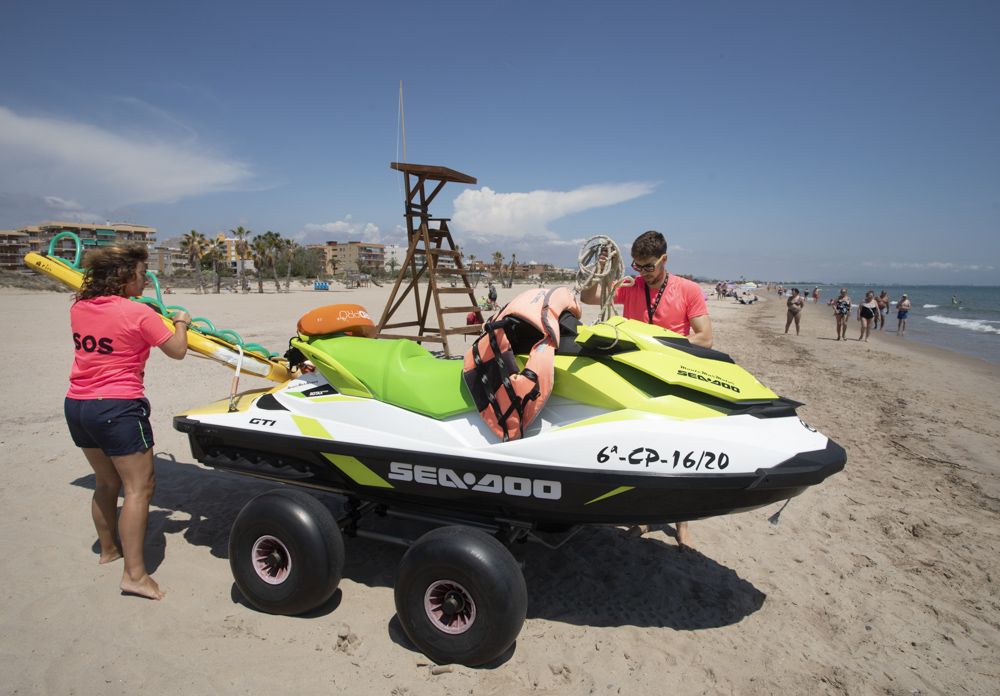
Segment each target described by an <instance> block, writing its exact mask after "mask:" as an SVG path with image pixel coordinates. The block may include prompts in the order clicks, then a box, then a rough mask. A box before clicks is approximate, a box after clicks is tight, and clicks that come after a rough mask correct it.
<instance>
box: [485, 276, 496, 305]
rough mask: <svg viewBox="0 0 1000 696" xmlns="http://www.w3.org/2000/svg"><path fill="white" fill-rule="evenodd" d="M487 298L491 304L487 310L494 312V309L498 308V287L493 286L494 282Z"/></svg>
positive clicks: (491, 283)
mask: <svg viewBox="0 0 1000 696" xmlns="http://www.w3.org/2000/svg"><path fill="white" fill-rule="evenodd" d="M486 297H487V299H489V302H490V304H489V306H488V307H487V309H489V310H491V311H492V310H494V309H496V308H497V286H496V285H494V284H493V281H492V280H491V281H490V290H489V292H488V293H487V294H486Z"/></svg>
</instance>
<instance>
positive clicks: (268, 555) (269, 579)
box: [250, 536, 292, 585]
mask: <svg viewBox="0 0 1000 696" xmlns="http://www.w3.org/2000/svg"><path fill="white" fill-rule="evenodd" d="M250 557H251V559H252V562H253V569H254V570H255V571H256V572H257V577H258V578H260V579H261V580H263V581H264V582H266V583H267V584H268V585H280V584H281V583H283V582H284V581H285V580H287V579H288V574H289V573H291V572H292V555H291V554H290V553H289V552H288V547H287V546H285V545H284V544H283V543H281V540H280V539H278V538H276V537H273V536H262V537H260V538H259V539H257V541H255V542H254V543H253V549H251V551H250Z"/></svg>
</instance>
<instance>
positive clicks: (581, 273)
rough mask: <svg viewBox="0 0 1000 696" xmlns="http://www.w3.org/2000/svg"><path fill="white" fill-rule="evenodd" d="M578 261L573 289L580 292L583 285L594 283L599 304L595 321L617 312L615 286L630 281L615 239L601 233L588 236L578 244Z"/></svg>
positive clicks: (585, 286) (586, 286) (615, 314)
mask: <svg viewBox="0 0 1000 696" xmlns="http://www.w3.org/2000/svg"><path fill="white" fill-rule="evenodd" d="M602 254H604V256H605V257H606V258H605V262H604V268H601V260H600V257H601V255H602ZM577 263H578V265H577V271H576V282H575V283H574V285H573V290H574V292H576V294H577V295H579V294H580V293H581V292H582V291H583V290H584V288H589V287H590V286H591V285H594V284H597V285H598V286H599V287H598V298H599V300H600V306H601V310H600V314H599V315H598V318H597V321H598V323H600V322H603V321H606V320H607V319H609V318H611V317H613V316H617V315H618V310H616V309H615V305H614V300H615V290H617V289H618V287H619V286H621V285H626V284H630V283H631V279H629V278H626V277H625V262H624V260H623V259H622V253H621V250H619V249H618V245H617V244H615V240H613V239H611V237H607V236H605V235H602V234H599V235H595V236H593V237H591V238H590V239H588V240H587V241H586V242H584V243H583V246H582V247H580V255H579V257H578V258H577Z"/></svg>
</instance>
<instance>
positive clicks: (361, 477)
mask: <svg viewBox="0 0 1000 696" xmlns="http://www.w3.org/2000/svg"><path fill="white" fill-rule="evenodd" d="M324 309H325V310H328V311H325V312H324V313H322V317H325V318H327V319H329V318H331V317H332V318H334V319H336V321H333V322H329V321H328V322H327V323H326V324H324V322H323V321H320V322H318V323H319V326H318V327H317V326H312V327H311V330H308V331H305V330H304V329H303V321H305V318H303V321H300V323H299V329H300V330H299V333H298V335H297V336H296V337H294V338H292V339H291V341H290V351H289V354H288V355H287V356H286V357H288V358H289V361H290V363H291V365H292V366H293V367H296V366H298V367H305V369H306V371H305V372H303V373H301V374H298V375H297V376H296V377H294V378H293V379H291V380H289V381H287V382H285V383H283V384H280V385H278V386H274V387H272V388H267V389H261V390H257V391H250V392H246V393H242V394H239V395H234V396H233V397H232V398H229V399H223V400H221V401H219V402H217V403H214V404H211V405H208V406H204V407H201V408H195V409H191V410H189V411H187V412H186V413H183V414H180V415H178V416H176V417H175V418H174V426H175V428H176V429H177V430H179V431H181V432H184V433H187V434H188V436H189V438H190V444H191V449H192V452H193V454H194V456H195V458H196V459H197V460H198V461H199V462H201V463H203V464H205V465H207V466H209V467H214V468H216V469H221V470H226V471H231V472H235V473H239V474H247V475H250V476H255V477H259V478H264V479H271V480H274V481H279V482H283V483H288V484H293V485H295V486H300V487H306V488H310V489H319V490H323V491H329V492H333V493H337V494H340V495H341V496H344V497H345V498H346V499H347V506H346V508H345V509H346V512H344V513H343V514H342V515H341V516H340V517H339V518H337V519H332V518H330V513H329V512H328V511H327V509H326V508H325V507H324V506H322V505H320V506H318V507H317V504H316V501H315V499H314V498H312V497H311V496H309V495H303V494H301V493H297V492H296V491H292V490H283V491H279V492H276V493H265V494H264V495H263V496H261V497H259V498H258V499H255V500H254V501H251V502H250V504H248V506H247V508H245V509H244V510H243V512H241V513H240V515H239V517H238V518H237V521H236V524H235V525H234V529H233V535H232V536H231V542H230V543H231V546H230V559H231V563H232V565H233V572H234V575H235V576H236V580H237V585H238V586H239V587H240V589H241V591H243V593H244V595H246V596H247V597H248V599H250V601H251V602H252V603H253V604H254V605H255V606H257V607H258V608H260V609H263V610H265V611H272V612H276V613H287V614H294V613H301V612H303V611H308V610H310V609H312V608H314V607H315V606H317V605H318V604H321V603H322V602H323V601H325V600H326V598H328V597H329V596H330V594H331V593H332V592H333V589H335V588H336V583H337V582H338V581H339V577H340V575H339V574H340V567H342V563H343V543H342V541H340V531H341V530H342V531H343V532H345V533H347V534H352V535H353V534H357V535H360V536H364V535H365V530H364V529H363V528H362V526H361V525H360V524H359V523H360V522H361V520H362V519H363V518H364V517H365V516H366V515H368V514H369V513H371V512H376V513H379V514H383V515H384V514H389V515H395V516H398V517H404V518H407V519H419V520H425V521H430V522H434V523H437V524H445V525H450V526H445V527H444V528H443V529H437V530H435V531H433V532H430V533H428V534H427V535H425V536H424V537H421V539H419V540H417V541H416V542H415V543H414V542H412V541H411V540H408V539H406V540H403V541H402V543H404V544H406V545H407V546H409V547H410V548H409V551H408V552H407V555H406V556H404V559H403V562H402V565H401V569H400V579H399V581H398V582H397V585H396V600H397V612H398V614H399V616H400V619H401V623H402V624H403V627H404V629H405V630H406V632H407V634H408V635H409V636H410V638H411V639H413V640H414V642H415V643H416V644H417V646H418V647H419V648H420V649H421V650H422V651H423V652H425V653H426V654H427V655H428V656H430V657H432V659H435V660H438V661H443V662H462V663H464V664H482V663H483V662H487V661H489V660H492V659H495V658H496V657H497V655H498V654H500V653H501V652H502V651H503V650H506V649H507V648H509V646H510V645H511V644H512V643H513V640H514V637H516V635H517V632H518V631H519V630H520V625H521V623H523V620H524V609H525V606H526V599H525V597H524V593H525V590H524V582H523V577H521V573H520V569H519V568H518V566H517V564H516V562H514V561H513V558H512V557H511V556H510V553H509V551H508V550H507V549H508V547H509V546H510V545H511V544H512V543H513V542H514V541H518V540H522V539H525V538H533V537H534V538H539V537H540V535H544V534H547V533H560V532H563V533H571V532H572V531H573V530H574V529H577V528H579V527H580V526H581V525H633V524H656V523H668V522H676V521H682V520H695V519H701V518H706V517H711V516H716V515H724V514H731V513H735V512H740V511H745V510H752V509H754V508H759V507H762V506H765V505H769V504H772V503H775V502H778V501H783V500H787V499H790V498H792V497H794V496H796V495H799V494H800V493H802V492H803V491H804V490H805V489H806V488H808V487H810V486H814V485H816V484H818V483H820V482H822V481H823V480H824V479H826V478H827V477H829V476H831V475H833V474H835V473H837V472H838V471H840V470H841V469H843V467H844V465H845V463H846V454H845V451H844V449H843V448H842V447H840V446H839V445H838V444H836V443H835V442H833V441H832V440H830V439H829V438H827V437H826V436H824V435H823V434H821V433H819V432H817V430H816V429H815V428H813V427H811V426H809V425H808V424H807V423H805V422H804V421H803V420H801V419H800V418H799V417H798V415H797V413H796V409H797V408H798V407H799V406H801V404H799V403H798V402H795V401H792V400H790V399H786V398H782V397H780V396H778V395H777V394H775V393H774V392H773V391H771V390H770V389H768V388H767V387H766V386H764V385H763V384H761V383H760V382H759V381H758V380H757V379H756V378H754V377H753V376H752V375H751V374H749V373H748V372H747V371H746V370H744V369H743V368H741V367H740V366H738V365H737V364H736V363H735V362H734V360H733V359H732V358H731V357H730V356H729V355H727V354H725V353H723V352H720V351H716V350H710V349H705V348H701V347H699V346H696V345H693V344H691V343H690V342H689V341H688V340H687V339H686V338H684V337H682V336H680V335H678V334H675V333H673V332H670V331H667V330H665V329H661V328H659V327H657V326H653V325H650V324H646V323H642V322H638V321H633V320H628V319H624V318H621V317H615V318H612V319H609V320H607V321H605V322H602V323H598V324H595V325H592V326H588V325H584V324H582V323H580V321H579V320H578V319H577V317H576V316H574V315H573V313H571V312H562V313H561V314H559V315H558V317H557V321H558V332H557V333H558V340H557V341H553V342H552V351H551V352H552V365H551V370H552V380H551V394H548V395H547V399H546V400H545V401H544V406H543V407H542V408H540V410H538V413H537V417H535V418H534V419H533V420H532V421H531V422H530V423H528V424H527V425H526V426H525V425H524V423H522V424H521V426H524V427H523V428H521V431H520V432H518V433H517V436H516V437H510V438H508V437H498V435H497V430H496V427H495V423H494V424H493V426H494V427H491V424H490V423H488V422H487V420H486V419H484V418H483V417H482V415H481V414H480V410H482V409H483V404H482V403H481V402H482V401H483V399H482V397H481V395H476V394H475V393H474V390H473V389H472V388H470V384H473V386H475V384H474V382H471V381H470V380H469V379H468V375H467V372H468V365H467V364H466V363H468V361H466V363H463V362H462V361H460V360H450V359H444V358H440V357H437V356H435V355H433V354H432V353H430V352H429V351H428V350H427V349H426V348H424V347H422V346H421V345H419V344H418V343H415V342H413V341H410V340H406V339H391V340H390V339H379V338H375V337H374V325H373V324H372V323H371V321H370V319H369V318H368V315H367V313H366V312H365V311H364V310H363V308H360V307H358V306H356V305H339V306H334V307H332V308H324ZM322 317H321V318H322ZM307 323H308V322H307ZM313 323H314V324H315V323H316V322H313ZM324 327H325V328H324ZM498 330H499V329H498ZM503 331H504V332H506V334H507V335H509V336H510V338H511V345H512V352H513V353H514V354H515V355H516V360H517V365H516V366H515V367H514V369H523V370H524V372H525V374H531V371H530V370H528V369H527V365H528V364H529V362H530V360H531V352H532V350H533V347H534V346H536V345H537V344H538V343H539V341H538V337H539V335H540V334H541V333H542V332H539V331H538V330H537V329H536V328H535V327H533V326H530V325H529V324H528V323H526V322H523V321H518V320H514V321H513V323H509V322H508V323H507V324H505V325H504V326H503ZM525 334H526V336H525ZM494 377H496V375H494ZM499 379H500V381H504V376H503V375H501V376H500V378H499ZM519 427H520V426H519ZM268 496H270V497H268ZM262 499H263V500H262ZM303 518H305V519H310V520H314V521H313V522H310V523H309V524H304V523H302V522H301V520H302V519H303ZM328 518H330V519H328ZM315 520H320V521H318V522H317V521H315ZM303 525H304V526H303ZM299 527H301V528H302V529H301V530H300V532H294V531H289V530H290V529H293V528H294V529H298V528H299ZM370 536H373V537H375V538H384V537H385V535H381V534H379V533H376V532H371V533H370ZM408 559H409V560H408ZM483 559H486V560H483ZM307 564H308V565H309V567H310V569H309V570H308V571H306V570H304V568H305V567H306V565H307ZM317 564H318V566H317ZM483 564H485V565H483ZM317 568H318V569H317ZM428 569H429V570H428ZM296 573H297V574H298V576H297V578H293V576H295V575H296ZM293 579H294V582H293V581H292V580H293ZM484 583H485V586H484ZM490 583H492V584H490ZM314 585H315V587H313V586H314ZM307 586H308V587H307ZM491 607H492V608H491ZM497 607H501V608H497ZM518 616H519V617H520V618H518ZM477 617H478V618H477ZM504 622H506V623H504Z"/></svg>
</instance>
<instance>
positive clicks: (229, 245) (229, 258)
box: [216, 232, 255, 272]
mask: <svg viewBox="0 0 1000 696" xmlns="http://www.w3.org/2000/svg"><path fill="white" fill-rule="evenodd" d="M216 241H219V242H222V243H223V245H224V246H225V247H226V253H225V258H224V259H223V263H225V264H226V265H228V266H229V268H230V269H232V270H233V271H234V272H235V271H237V270H238V269H239V266H240V257H239V254H237V253H236V238H235V237H227V236H226V234H225V232H219V234H218V236H217V237H216ZM246 242H247V244H249V243H250V240H249V239H247V240H246ZM254 269H255V266H254V265H253V259H252V258H250V253H249V250H247V251H244V252H243V270H244V272H248V271H253V270H254Z"/></svg>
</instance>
